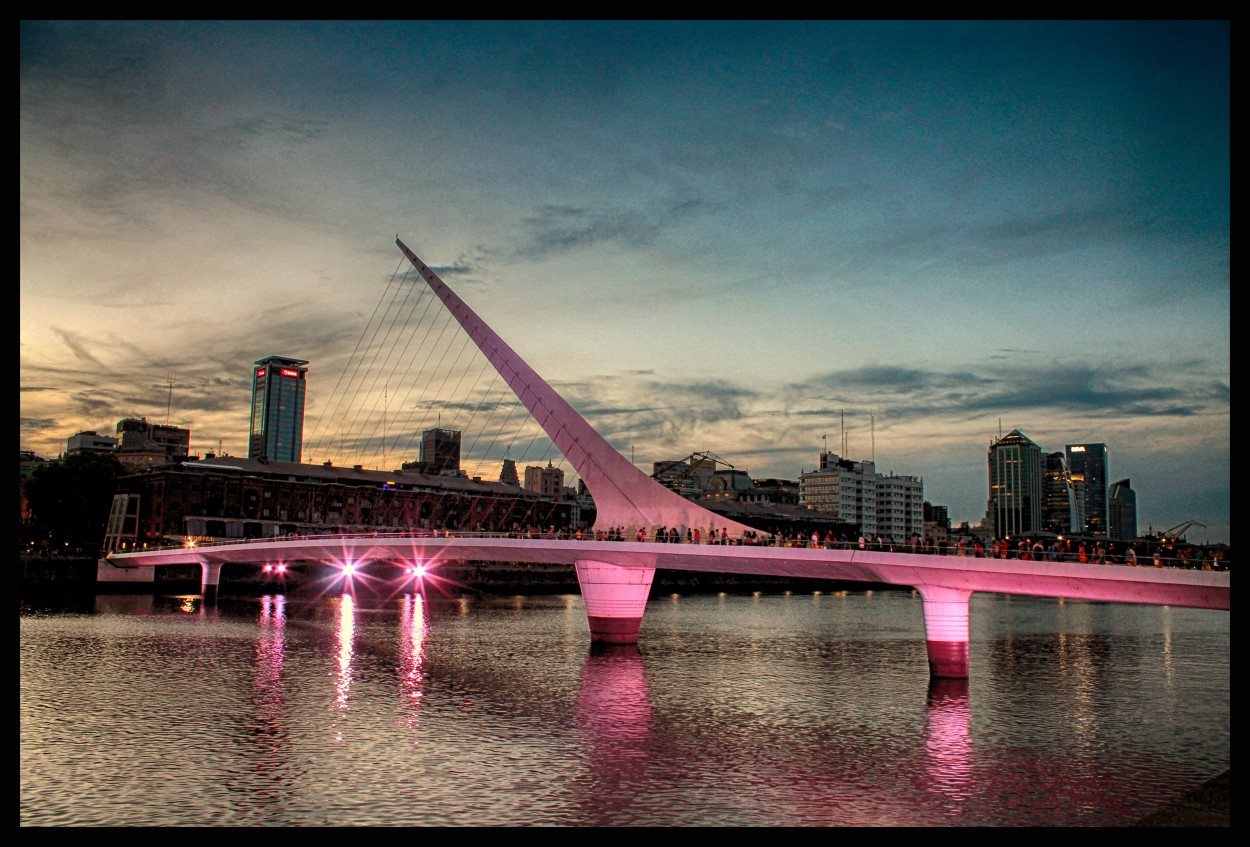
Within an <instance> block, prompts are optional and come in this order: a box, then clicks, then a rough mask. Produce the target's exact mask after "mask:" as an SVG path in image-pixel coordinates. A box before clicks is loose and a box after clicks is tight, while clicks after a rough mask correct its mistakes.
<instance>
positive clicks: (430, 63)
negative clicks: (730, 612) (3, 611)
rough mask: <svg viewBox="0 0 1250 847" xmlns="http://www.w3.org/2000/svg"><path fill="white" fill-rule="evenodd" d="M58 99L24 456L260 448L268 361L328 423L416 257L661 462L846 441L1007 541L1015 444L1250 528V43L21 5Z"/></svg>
mask: <svg viewBox="0 0 1250 847" xmlns="http://www.w3.org/2000/svg"><path fill="white" fill-rule="evenodd" d="M20 77H21V78H20V89H21V103H20V197H19V208H20V213H21V227H20V235H19V247H20V269H19V272H20V313H21V323H20V344H19V370H20V386H19V396H20V403H21V408H20V412H19V435H20V442H21V448H22V449H29V450H34V451H35V452H37V453H40V454H41V455H57V454H59V453H60V452H62V451H63V450H64V445H65V440H66V439H67V438H68V437H69V436H71V435H74V434H75V433H77V432H80V431H90V430H96V431H100V432H103V433H111V431H112V427H113V426H114V425H115V423H116V422H117V421H118V420H120V419H122V418H127V417H136V418H137V417H147V418H149V419H152V420H161V421H165V422H167V423H171V424H173V425H177V426H182V427H186V428H188V429H190V430H191V432H192V451H193V452H199V453H203V452H207V451H208V450H216V449H218V445H219V444H220V446H221V449H222V450H224V451H225V452H227V453H231V454H234V455H246V453H247V433H248V405H249V401H250V380H249V365H250V363H252V362H254V361H256V360H258V359H260V358H262V357H263V356H266V355H271V354H276V355H283V356H292V357H299V358H302V359H307V360H309V362H310V363H311V364H310V365H309V377H308V378H309V380H310V382H311V384H310V385H309V387H308V401H307V402H308V405H307V410H306V416H307V420H308V424H307V425H306V426H307V428H308V429H313V430H315V429H316V427H317V425H318V416H319V415H321V414H324V413H325V412H326V409H325V408H324V404H325V403H326V402H328V401H329V399H330V397H331V395H332V390H331V389H332V387H333V385H334V380H335V379H336V378H337V377H338V376H339V374H340V373H341V372H342V370H343V369H344V367H345V366H346V363H347V361H348V360H349V357H350V356H351V354H352V345H353V343H354V342H356V340H357V339H358V337H359V335H360V331H361V327H362V326H364V325H365V323H366V322H367V321H368V319H369V314H370V310H372V309H373V307H374V305H375V303H377V302H378V299H379V294H380V292H382V290H383V289H384V288H385V286H386V285H387V280H388V278H389V276H390V275H391V274H392V273H393V272H394V271H395V269H396V268H397V267H398V266H399V264H400V262H399V260H400V257H399V255H398V254H397V252H396V251H395V249H394V244H393V240H392V239H393V236H394V235H395V234H396V233H398V234H400V235H401V237H403V238H404V239H405V241H406V243H408V244H410V245H411V246H412V247H413V249H414V250H415V251H416V252H417V254H418V255H420V256H421V257H422V258H423V259H424V260H425V261H427V262H429V263H430V264H431V266H432V267H435V269H436V270H437V271H438V272H439V274H440V275H441V276H443V278H444V279H446V280H447V282H448V283H449V284H450V285H452V287H454V288H456V290H457V291H458V292H459V293H460V294H461V295H462V296H463V297H464V298H465V299H466V300H467V301H468V302H470V303H471V304H472V305H473V307H474V308H475V309H476V310H477V311H478V312H479V313H480V314H481V315H482V316H483V318H485V319H486V320H487V321H488V322H489V323H490V324H491V325H492V326H493V327H494V328H495V330H496V331H498V332H499V333H500V335H501V336H503V337H504V338H506V339H508V341H509V343H511V344H512V345H513V346H514V348H515V349H516V350H517V352H518V353H520V354H521V355H522V356H523V357H525V358H526V360H527V361H529V362H530V364H532V365H533V366H534V368H535V370H536V371H538V373H540V374H541V375H542V376H543V377H544V378H546V379H548V380H549V381H550V382H551V383H552V385H553V386H554V387H556V388H557V390H559V391H561V393H562V394H564V396H565V397H566V398H567V399H568V400H569V401H570V402H571V403H572V404H573V406H574V407H575V408H577V409H578V411H579V412H581V413H582V414H583V415H584V416H585V417H586V418H587V420H588V421H589V422H590V423H591V424H592V425H593V426H595V427H596V429H598V430H599V431H600V432H601V433H603V434H604V435H605V437H607V438H608V439H609V441H611V442H612V443H613V444H614V446H616V447H617V448H618V449H619V450H621V452H623V453H624V454H625V455H626V456H629V457H630V458H631V459H634V460H635V463H636V464H638V465H639V466H640V467H642V468H644V469H646V470H648V471H649V470H650V467H651V463H652V462H654V461H662V460H671V459H678V458H680V457H682V456H685V455H688V454H691V453H694V452H698V451H711V452H713V453H715V454H717V455H720V456H724V457H725V458H727V459H728V460H729V461H731V462H733V463H734V464H735V465H736V466H737V467H739V468H745V469H746V470H748V472H749V473H750V474H751V475H752V476H754V477H757V478H764V477H777V478H789V479H797V478H798V475H799V473H800V472H801V471H802V470H805V469H812V468H814V467H815V466H816V463H817V457H818V454H819V452H820V451H821V450H822V449H824V448H825V446H826V443H827V442H828V443H832V442H834V439H835V438H838V437H839V436H840V435H841V433H840V423H841V421H842V420H845V421H846V422H847V426H848V430H847V441H848V447H847V449H846V453H847V454H848V455H845V456H844V457H845V458H849V459H854V460H864V459H874V460H875V461H876V465H877V468H878V470H879V471H881V472H883V473H890V472H895V473H898V474H902V475H914V476H919V477H922V478H923V479H924V482H925V497H926V499H928V500H930V501H931V502H934V503H938V504H941V505H945V506H946V507H947V508H948V510H949V513H950V516H951V519H952V521H954V522H956V523H958V522H960V521H963V520H968V521H970V522H972V523H976V522H978V521H979V520H980V519H981V517H982V516H983V515H984V512H985V505H986V502H987V496H988V495H987V476H986V450H987V448H988V446H989V445H990V443H991V442H992V441H994V440H995V439H996V438H997V437H999V436H1001V435H1002V434H1003V433H1005V432H1008V431H1010V430H1013V429H1018V430H1020V431H1021V432H1023V433H1024V434H1026V435H1027V436H1028V437H1029V438H1031V439H1032V440H1033V441H1035V442H1036V443H1038V444H1039V445H1040V446H1041V448H1042V449H1043V450H1044V451H1046V452H1052V451H1058V450H1062V449H1063V448H1064V446H1065V445H1068V444H1076V443H1086V442H1089V443H1105V444H1107V445H1108V448H1109V471H1110V473H1109V479H1108V480H1107V482H1114V481H1117V480H1120V479H1124V478H1130V479H1132V484H1133V488H1134V490H1135V492H1136V493H1137V504H1138V521H1139V530H1140V531H1141V532H1146V531H1147V530H1148V529H1150V528H1153V529H1154V530H1160V529H1166V528H1168V527H1171V526H1174V525H1177V524H1180V523H1182V522H1184V521H1186V520H1191V519H1192V520H1198V521H1199V522H1201V523H1203V524H1205V525H1206V528H1205V529H1203V530H1194V531H1192V532H1191V536H1190V537H1191V539H1200V540H1202V541H1210V542H1219V541H1225V542H1226V541H1228V540H1229V536H1230V491H1229V489H1230V473H1229V454H1230V451H1229V441H1230V435H1229V432H1230V430H1229V415H1230V393H1231V377H1230V357H1229V352H1228V344H1229V321H1228V308H1229V286H1230V283H1229V279H1230V274H1229V247H1230V244H1229V233H1230V227H1229V220H1230V217H1229V196H1230V192H1229V186H1230V182H1229V103H1230V101H1229V28H1228V22H1226V21H1223V22H1221V21H1215V22H1160V23H1137V22H1121V23H1115V22H1111V23H1079V22H1078V23H1045V22H1044V23H1000V22H993V23H991V22H985V23H979V22H971V23H942V22H939V23H910V22H899V23H890V22H828V23H820V22H816V23H811V22H804V23H801V24H800V23H787V22H777V23H768V22H763V23H758V22H752V23H741V22H737V23H733V22H692V23H666V22H478V23H467V22H444V21H434V22H413V23H353V22H340V23H317V22H312V23H253V22H241V23H203V22H199V23H179V22H22V24H21V56H20ZM262 302H263V303H264V304H265V308H263V309H261V308H258V306H257V304H259V303H262ZM170 383H173V384H172V385H171V384H170ZM167 409H168V410H169V411H168V415H167ZM167 417H168V420H166V418H167ZM442 425H447V426H455V425H456V422H454V421H444V422H442ZM826 439H827V442H826ZM832 451H833V452H837V453H839V454H840V455H841V454H842V452H843V451H842V450H841V449H840V445H839V447H834V448H832ZM322 458H323V457H322V456H306V457H305V461H320V460H321V459H322ZM407 458H412V457H411V456H409V457H407ZM517 458H518V459H519V458H520V457H517ZM335 459H336V461H341V462H345V463H346V462H349V461H350V457H349V456H346V455H345V456H343V457H342V458H339V457H337V456H336V457H335ZM523 461H527V462H531V463H537V462H539V461H542V460H541V459H540V458H539V457H530V458H528V459H525V460H523ZM393 464H398V463H397V462H393ZM570 482H571V481H570Z"/></svg>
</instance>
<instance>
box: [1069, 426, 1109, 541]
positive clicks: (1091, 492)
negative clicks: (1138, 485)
mask: <svg viewBox="0 0 1250 847" xmlns="http://www.w3.org/2000/svg"><path fill="white" fill-rule="evenodd" d="M1067 451H1068V473H1070V474H1071V475H1072V478H1073V479H1077V478H1079V479H1081V480H1083V481H1084V483H1085V524H1084V526H1083V527H1081V528H1078V527H1073V528H1072V531H1073V532H1080V533H1081V534H1084V535H1102V536H1106V535H1107V518H1108V515H1107V481H1108V480H1109V479H1110V466H1109V464H1108V461H1107V445H1106V444H1069V445H1068V447H1067Z"/></svg>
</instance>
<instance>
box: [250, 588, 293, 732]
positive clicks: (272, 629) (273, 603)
mask: <svg viewBox="0 0 1250 847" xmlns="http://www.w3.org/2000/svg"><path fill="white" fill-rule="evenodd" d="M260 627H261V630H260V639H259V640H258V641H257V643H256V677H255V682H254V687H255V695H254V698H253V701H254V702H255V703H256V707H257V722H258V723H259V724H260V734H261V735H264V736H270V737H272V736H277V735H279V734H280V733H281V730H282V712H283V706H284V704H285V697H284V694H283V688H282V665H283V663H284V661H285V660H286V597H284V596H282V595H281V594H279V595H277V596H276V597H275V596H270V595H266V596H264V597H262V598H261V599H260Z"/></svg>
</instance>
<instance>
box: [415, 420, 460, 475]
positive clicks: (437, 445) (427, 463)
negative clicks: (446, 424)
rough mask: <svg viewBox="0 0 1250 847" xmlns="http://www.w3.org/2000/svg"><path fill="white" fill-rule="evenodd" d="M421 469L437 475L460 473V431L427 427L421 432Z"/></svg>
mask: <svg viewBox="0 0 1250 847" xmlns="http://www.w3.org/2000/svg"><path fill="white" fill-rule="evenodd" d="M421 470H422V471H423V472H424V473H428V474H434V475H436V476H439V475H442V476H455V475H457V474H458V473H460V431H459V430H457V429H427V430H425V431H424V432H422V433H421Z"/></svg>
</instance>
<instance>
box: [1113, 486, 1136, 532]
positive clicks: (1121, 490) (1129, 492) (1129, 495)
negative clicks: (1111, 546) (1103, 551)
mask: <svg viewBox="0 0 1250 847" xmlns="http://www.w3.org/2000/svg"><path fill="white" fill-rule="evenodd" d="M1107 529H1108V537H1110V539H1111V540H1112V541H1132V540H1133V539H1134V538H1136V537H1137V492H1136V491H1134V490H1133V489H1132V488H1130V487H1129V484H1128V480H1127V479H1122V480H1120V481H1119V482H1113V483H1111V487H1110V488H1109V489H1108V490H1107Z"/></svg>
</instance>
